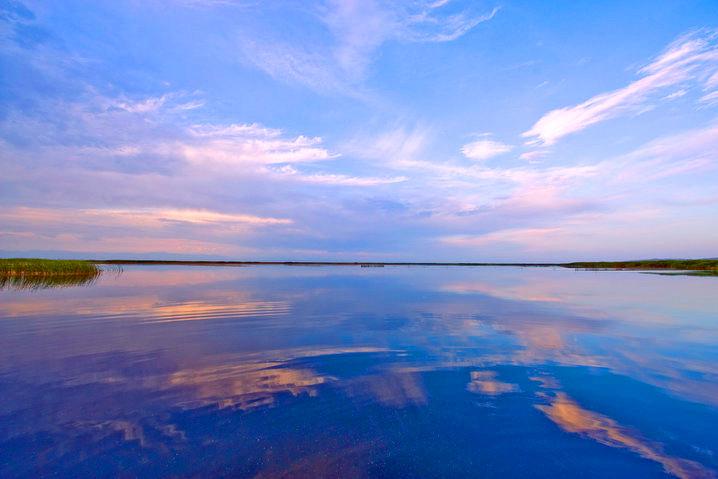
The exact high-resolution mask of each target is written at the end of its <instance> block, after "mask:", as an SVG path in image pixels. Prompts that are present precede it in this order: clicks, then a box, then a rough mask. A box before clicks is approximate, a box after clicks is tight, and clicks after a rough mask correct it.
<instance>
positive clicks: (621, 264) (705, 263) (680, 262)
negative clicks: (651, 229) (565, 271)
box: [562, 259, 718, 271]
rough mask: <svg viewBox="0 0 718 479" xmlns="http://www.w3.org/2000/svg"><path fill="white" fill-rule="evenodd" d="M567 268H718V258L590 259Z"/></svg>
mask: <svg viewBox="0 0 718 479" xmlns="http://www.w3.org/2000/svg"><path fill="white" fill-rule="evenodd" d="M562 266H565V267H567V268H587V269H646V270H685V271H710V270H718V259H648V260H639V261H590V262H577V263H566V264H563V265H562Z"/></svg>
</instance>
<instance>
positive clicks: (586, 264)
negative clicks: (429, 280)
mask: <svg viewBox="0 0 718 479" xmlns="http://www.w3.org/2000/svg"><path fill="white" fill-rule="evenodd" d="M93 262H95V263H98V264H110V265H123V264H127V265H132V264H136V265H148V266H149V265H179V266H181V265H185V266H254V265H278V266H362V267H382V266H524V267H564V268H577V269H645V270H686V271H713V270H718V259H661V260H638V261H582V262H573V263H471V262H372V261H213V260H201V261H176V260H94V261H93Z"/></svg>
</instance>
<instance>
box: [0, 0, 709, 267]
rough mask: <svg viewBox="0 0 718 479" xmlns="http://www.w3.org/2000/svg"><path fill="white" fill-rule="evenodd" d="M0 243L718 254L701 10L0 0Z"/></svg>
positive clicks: (37, 250)
mask: <svg viewBox="0 0 718 479" xmlns="http://www.w3.org/2000/svg"><path fill="white" fill-rule="evenodd" d="M0 172H1V173H0V256H6V257H8V256H28V255H34V256H37V255H41V256H46V257H76V258H98V259H99V258H157V259H160V258H166V259H178V258H186V259H200V258H206V259H211V258H222V259H236V260H326V261H330V260H358V261H364V260H366V261H370V260H375V261H572V260H610V259H615V260H620V259H637V258H658V257H661V258H666V257H680V258H698V257H718V4H716V2H715V0H706V1H691V0H679V1H672V0H662V1H660V2H656V1H640V0H632V1H630V2H626V1H604V2H594V1H577V0H570V1H569V0H566V1H560V0H557V1H553V2H536V1H529V0H526V1H512V0H506V1H504V0H500V1H492V0H491V1H489V0H487V1H483V0H482V1H460V0H413V1H406V2H403V1H398V0H397V1H387V2H381V1H375V0H356V1H354V0H346V1H339V0H329V1H320V2H309V1H286V2H285V1H281V0H276V1H267V2H262V1H256V0H237V1H232V0H145V1H140V0H124V1H123V0H114V1H109V0H108V1H84V2H82V1H74V0H63V1H62V2H55V1H45V2H41V1H29V0H28V1H24V0H23V1H14V0H0Z"/></svg>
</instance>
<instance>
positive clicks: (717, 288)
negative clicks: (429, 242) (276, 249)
mask: <svg viewBox="0 0 718 479" xmlns="http://www.w3.org/2000/svg"><path fill="white" fill-rule="evenodd" d="M716 470H718V279H716V278H710V277H690V276H658V275H651V274H642V273H636V272H609V271H602V272H587V271H571V270H564V269H558V268H557V269H550V268H542V269H539V268H489V267H482V268H465V267H386V268H356V267H268V266H261V267H234V268H233V267H214V268H209V267H208V268H203V267H127V268H125V270H124V272H123V273H122V274H114V273H107V274H105V275H103V276H102V278H101V279H100V281H99V282H97V283H95V284H93V285H91V286H86V287H73V288H63V289H45V290H38V291H17V290H4V291H0V477H3V478H4V477H293V478H294V477H312V478H316V477H341V478H348V477H417V478H418V477H421V478H427V477H500V478H507V477H547V478H549V477H550V478H557V477H569V478H573V477H586V478H589V477H611V478H621V477H626V478H637V477H671V476H673V477H681V478H692V477H715V471H716Z"/></svg>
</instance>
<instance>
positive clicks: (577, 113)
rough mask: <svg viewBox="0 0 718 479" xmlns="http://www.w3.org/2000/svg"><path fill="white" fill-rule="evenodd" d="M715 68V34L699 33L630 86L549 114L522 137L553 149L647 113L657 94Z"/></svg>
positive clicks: (642, 72)
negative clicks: (596, 127)
mask: <svg viewBox="0 0 718 479" xmlns="http://www.w3.org/2000/svg"><path fill="white" fill-rule="evenodd" d="M716 68H718V33H717V32H715V31H699V32H695V33H691V34H688V35H685V36H682V37H680V38H679V39H677V40H676V41H674V42H673V43H672V44H671V45H669V46H668V48H666V50H665V51H664V52H663V53H662V54H661V55H659V56H658V57H657V58H656V59H655V60H654V61H653V62H651V63H650V64H648V65H646V66H645V67H643V68H641V69H640V70H639V71H638V74H639V75H640V78H639V79H638V80H635V81H633V82H632V83H630V84H629V85H627V86H625V87H623V88H619V89H617V90H613V91H610V92H607V93H602V94H600V95H596V96H594V97H592V98H590V99H588V100H586V101H585V102H583V103H580V104H578V105H575V106H572V107H564V108H559V109H556V110H552V111H550V112H548V113H546V114H545V115H544V116H542V117H541V118H540V119H539V120H538V121H537V122H536V123H535V124H534V125H533V127H531V129H530V130H528V131H526V132H524V133H523V136H524V137H525V138H527V139H528V140H527V142H528V143H529V144H531V145H552V144H554V143H556V142H557V141H559V140H560V139H561V138H563V137H565V136H567V135H571V134H574V133H577V132H579V131H582V130H584V129H586V128H588V127H589V126H591V125H594V124H596V123H599V122H602V121H606V120H609V119H612V118H616V117H619V116H624V115H635V114H640V113H641V112H643V111H648V110H650V109H651V108H652V107H653V106H655V104H656V103H658V102H660V101H661V97H657V96H656V94H658V93H660V92H663V91H664V90H666V89H668V88H674V87H676V86H683V85H685V87H686V88H687V87H689V86H690V83H691V82H694V83H695V82H698V83H701V82H702V83H703V84H704V85H705V84H707V81H710V80H705V78H706V77H707V76H708V75H709V74H710V73H712V71H714V70H715V69H716Z"/></svg>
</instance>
